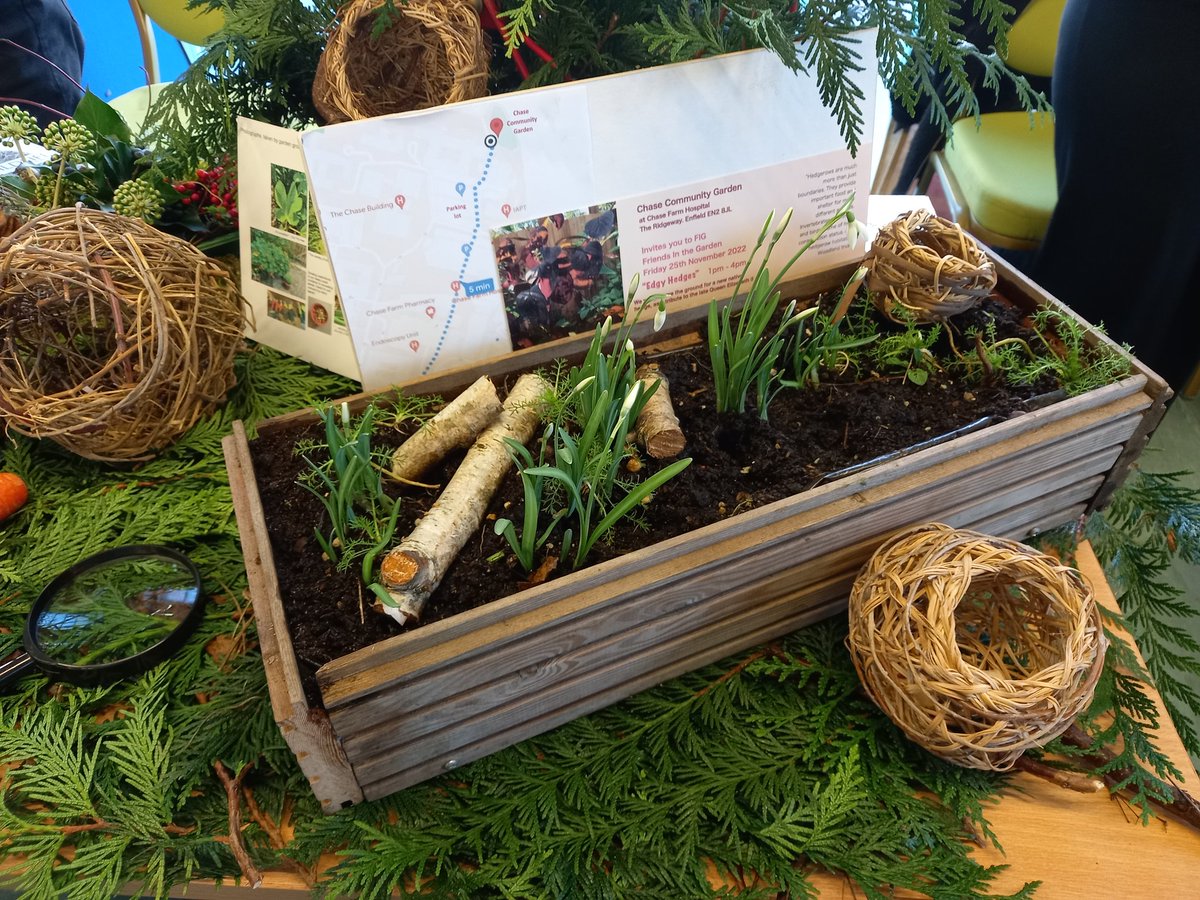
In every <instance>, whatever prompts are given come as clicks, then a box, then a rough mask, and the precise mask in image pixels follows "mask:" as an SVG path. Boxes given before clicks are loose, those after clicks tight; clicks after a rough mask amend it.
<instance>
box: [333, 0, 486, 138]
mask: <svg viewBox="0 0 1200 900" xmlns="http://www.w3.org/2000/svg"><path fill="white" fill-rule="evenodd" d="M382 6H383V2H382V0H351V2H350V3H347V4H346V5H345V6H344V7H342V9H341V10H340V11H339V13H338V18H337V21H336V22H335V23H334V26H333V31H332V33H331V34H330V36H329V42H328V43H327V44H326V45H325V51H324V52H323V53H322V54H321V59H320V61H319V62H318V63H317V74H316V77H315V79H314V81H313V103H314V104H315V105H316V107H317V111H318V112H319V113H320V114H321V115H322V116H323V117H324V118H325V120H326V121H327V122H329V123H334V122H347V121H350V120H353V119H366V118H370V117H371V116H382V115H387V114H388V113H398V112H405V111H407V110H411V109H427V108H428V107H431V106H440V105H441V104H443V103H454V102H457V101H459V100H473V99H475V98H476V97H482V96H484V95H485V94H486V93H487V76H488V50H487V45H486V43H485V42H484V38H483V29H482V27H481V26H480V24H479V15H478V13H476V11H475V5H474V3H472V2H470V0H407V2H405V3H397V4H395V12H394V13H393V15H394V16H395V17H396V18H397V21H396V22H395V23H394V24H392V25H391V26H389V27H388V28H387V29H386V30H385V31H383V33H382V34H380V35H379V36H378V37H372V36H371V32H372V30H373V28H374V25H375V18H376V12H377V11H378V10H379V9H380V7H382Z"/></svg>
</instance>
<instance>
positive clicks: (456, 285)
mask: <svg viewBox="0 0 1200 900" xmlns="http://www.w3.org/2000/svg"><path fill="white" fill-rule="evenodd" d="M450 290H452V291H454V293H456V294H457V293H458V292H459V291H461V290H462V282H461V281H452V282H450Z"/></svg>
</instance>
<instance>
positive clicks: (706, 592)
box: [331, 438, 1120, 757]
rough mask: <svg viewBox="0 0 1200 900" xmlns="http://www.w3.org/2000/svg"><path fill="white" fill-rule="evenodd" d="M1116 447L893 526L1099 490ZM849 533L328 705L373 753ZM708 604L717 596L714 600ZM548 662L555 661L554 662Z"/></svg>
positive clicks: (915, 509) (982, 486)
mask: <svg viewBox="0 0 1200 900" xmlns="http://www.w3.org/2000/svg"><path fill="white" fill-rule="evenodd" d="M1084 443H1085V444H1086V438H1085V440H1084ZM1119 449H1120V448H1119V445H1115V446H1108V447H1105V448H1104V449H1102V450H1099V451H1095V452H1092V453H1085V454H1084V455H1082V456H1081V457H1080V458H1078V459H1074V460H1071V461H1069V462H1067V463H1066V464H1065V465H1062V466H1054V467H1052V468H1051V470H1050V471H1049V472H1048V473H1046V474H1043V475H1041V476H1040V477H1031V474H1036V473H1037V472H1039V471H1040V470H1041V468H1042V465H1041V460H1042V459H1043V458H1045V457H1044V456H1037V457H1026V458H1025V460H1024V462H1025V463H1026V464H1027V467H1028V468H1027V474H1020V475H1017V476H1016V478H1015V480H1016V482H1017V484H1016V486H1015V487H1013V488H1012V489H1010V490H1008V491H1003V492H998V491H996V490H995V489H994V486H995V483H996V481H995V478H994V477H984V478H980V477H976V478H975V479H973V480H971V481H966V482H963V483H960V482H957V481H953V482H948V483H947V484H944V485H942V486H940V487H939V488H935V489H931V490H930V491H928V492H922V493H920V494H910V495H908V496H906V497H902V498H898V499H897V500H896V501H895V502H896V504H897V505H896V506H895V508H894V509H891V510H889V511H887V512H886V513H885V514H887V515H888V516H889V518H891V519H892V520H893V521H894V522H895V524H894V525H893V528H897V527H901V525H907V524H910V523H912V522H916V521H923V520H927V519H929V518H930V517H934V518H937V517H939V516H941V517H943V518H945V517H948V516H949V515H950V514H951V513H952V512H953V511H954V510H955V509H956V508H958V507H965V506H968V505H969V508H970V510H971V512H972V514H973V515H974V517H975V518H980V517H982V516H988V515H992V514H993V513H994V512H995V511H997V510H1003V509H1007V508H1010V507H1011V506H1013V505H1015V504H1025V503H1029V502H1032V501H1034V500H1036V499H1038V498H1039V497H1041V496H1043V495H1045V494H1047V493H1049V492H1051V491H1052V490H1053V489H1054V488H1055V487H1058V486H1059V485H1062V484H1064V483H1065V484H1072V485H1073V484H1077V483H1078V482H1080V481H1083V480H1085V479H1086V480H1087V483H1088V484H1089V485H1090V487H1091V488H1092V489H1093V490H1094V488H1095V487H1096V486H1098V484H1099V482H1098V481H1097V477H1098V475H1099V474H1100V473H1103V472H1105V471H1106V470H1107V467H1108V466H1109V465H1111V463H1112V460H1113V459H1114V458H1115V457H1116V455H1117V453H1118V452H1119ZM1067 452H1068V453H1069V452H1070V451H1069V450H1068V451H1067ZM985 474H988V475H989V476H990V475H991V473H985ZM1002 474H1003V473H1002ZM887 509H888V506H887V504H880V510H881V511H883V510H887ZM869 527H871V528H873V527H874V525H872V526H869ZM822 531H824V532H826V533H822ZM849 531H850V529H848V528H846V527H843V528H841V529H840V530H839V529H833V528H831V529H823V530H822V529H814V530H813V531H811V532H810V533H809V534H808V535H807V537H806V539H805V540H804V541H803V542H800V541H796V542H786V543H780V544H777V545H775V546H774V547H771V546H767V545H763V546H761V547H756V548H749V550H747V551H744V552H741V553H737V554H736V555H737V560H736V562H734V563H732V564H727V563H726V561H724V560H717V561H715V562H711V563H710V564H708V565H697V566H696V567H695V568H693V569H692V570H691V571H690V573H689V575H688V577H687V578H686V579H684V580H681V581H680V582H678V583H676V584H672V585H664V584H662V583H660V582H656V583H655V584H654V587H653V588H650V589H646V590H643V591H640V592H635V593H630V594H629V595H627V596H625V597H619V598H615V599H614V601H613V602H612V603H611V604H605V605H597V604H593V605H592V606H591V607H590V608H589V615H588V616H587V617H586V618H580V619H578V620H576V621H572V620H571V619H569V618H568V617H566V616H562V617H559V618H558V619H556V620H555V627H554V628H553V629H550V628H546V629H542V630H541V631H539V632H537V633H536V635H535V634H525V633H521V632H519V631H518V629H519V627H520V623H519V622H514V623H513V629H512V631H513V634H512V636H510V637H508V638H506V639H498V640H497V642H496V643H495V645H493V646H492V647H491V648H490V650H489V652H488V653H487V654H480V655H477V656H475V657H466V656H463V657H458V658H455V659H453V660H452V661H449V664H447V665H443V666H433V667H430V668H426V669H422V670H418V671H414V672H412V673H410V674H409V675H408V676H407V677H405V678H402V679H400V680H398V681H396V682H392V683H390V684H389V686H388V690H387V692H386V694H378V693H377V694H372V695H369V696H368V697H366V698H364V699H363V700H362V701H359V702H358V703H355V704H350V705H347V706H346V707H345V708H333V707H331V714H332V717H333V720H334V722H335V724H336V726H337V728H338V729H339V731H341V732H343V733H346V734H347V735H352V737H348V738H347V740H346V750H347V752H348V753H349V754H351V756H352V757H357V756H359V755H360V754H362V753H369V752H374V749H375V746H376V745H374V744H372V743H371V741H373V740H374V739H375V731H376V730H379V729H381V730H383V731H388V730H389V727H390V725H391V724H392V723H393V722H396V723H398V722H399V721H400V720H401V719H402V718H403V717H405V716H407V715H409V714H412V713H413V712H415V711H420V710H422V709H424V708H425V707H428V706H433V705H437V704H442V703H445V701H447V700H448V699H450V698H453V699H454V704H455V715H458V716H459V717H461V718H466V717H469V716H471V715H474V714H475V713H476V712H478V711H479V710H480V709H481V708H483V706H486V705H487V704H488V703H496V702H502V698H503V697H504V696H506V695H515V694H516V693H517V692H518V686H519V689H520V690H521V691H534V690H538V689H539V688H540V687H541V686H542V684H543V683H544V682H548V681H552V680H554V679H556V678H558V677H560V674H561V671H562V666H563V665H564V664H565V657H566V656H567V654H571V653H572V652H573V651H575V650H576V649H577V648H579V647H582V646H588V645H594V644H596V643H597V642H601V641H604V640H605V639H608V638H611V637H613V636H614V635H615V636H616V639H617V640H620V641H625V642H627V643H626V644H624V645H622V648H624V647H626V646H634V645H636V644H638V643H641V642H643V641H644V640H645V638H644V637H642V636H640V635H638V634H636V632H637V631H640V630H646V631H654V630H655V628H657V627H659V623H661V622H662V621H663V620H664V619H666V618H667V617H669V616H671V615H673V614H675V613H677V612H679V611H681V610H683V611H686V612H687V614H688V615H689V616H692V617H693V618H696V617H699V616H701V615H703V614H704V613H705V611H706V610H707V612H708V614H709V615H711V616H713V617H714V618H719V617H720V616H721V615H722V614H724V612H725V611H727V610H728V609H729V607H730V605H731V604H732V602H733V601H732V599H731V593H730V591H729V590H727V589H725V588H723V587H722V584H723V582H725V581H730V582H732V583H733V584H735V585H736V584H740V583H742V582H743V581H744V582H746V583H754V581H755V579H754V578H753V577H752V576H753V575H771V574H772V573H774V572H782V573H783V575H784V578H785V579H786V580H787V581H788V582H789V583H790V584H791V586H793V587H795V586H798V585H800V584H803V583H806V581H808V582H811V581H815V580H817V579H818V578H819V577H821V576H822V575H823V573H824V572H825V571H839V570H841V569H842V568H849V567H852V566H858V565H861V564H862V562H863V561H864V560H865V558H866V556H867V554H869V552H870V550H871V549H873V546H871V547H866V548H865V549H864V548H863V547H861V546H856V545H850V544H849V543H848V541H847V537H846V536H847V535H848V533H849ZM847 548H848V549H847ZM731 565H732V569H731ZM765 590H767V588H766V587H765V586H763V587H762V588H759V587H756V588H755V589H754V591H753V592H752V593H751V594H749V595H748V602H750V603H754V602H755V600H756V598H757V597H760V596H764V593H763V592H764V591H765ZM702 601H704V602H707V603H711V607H708V606H705V605H704V602H702ZM651 626H654V627H651ZM535 636H536V641H535V640H533V638H534V637H535ZM548 660H552V661H556V662H557V663H558V664H557V665H556V666H553V667H548V666H547V661H548ZM511 673H516V674H515V675H514V674H511ZM502 678H508V679H510V680H511V681H512V682H513V684H512V685H506V686H504V687H499V688H497V691H498V692H499V696H500V698H501V700H496V699H492V700H489V699H487V697H486V696H485V695H483V694H480V693H477V692H476V693H472V691H473V689H475V688H477V687H479V686H482V685H495V684H497V682H498V681H499V680H500V679H502ZM445 715H446V713H445V712H440V713H438V714H437V715H435V716H432V717H426V718H425V720H424V721H422V722H421V723H420V724H419V725H416V726H414V727H415V730H414V731H412V732H410V733H408V734H406V739H411V737H413V736H415V735H419V734H420V733H423V732H425V731H430V730H435V729H436V728H437V727H440V726H439V725H438V724H437V722H438V720H439V719H440V718H441V717H444V716H445ZM381 723H382V724H381ZM389 739H391V738H389Z"/></svg>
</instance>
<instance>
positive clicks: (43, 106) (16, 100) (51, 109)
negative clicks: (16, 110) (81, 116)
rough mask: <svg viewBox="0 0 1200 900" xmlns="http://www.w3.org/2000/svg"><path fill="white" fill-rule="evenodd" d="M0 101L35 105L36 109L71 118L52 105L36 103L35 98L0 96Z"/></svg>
mask: <svg viewBox="0 0 1200 900" xmlns="http://www.w3.org/2000/svg"><path fill="white" fill-rule="evenodd" d="M0 103H19V104H21V105H22V106H36V107H37V108H38V109H44V110H45V111H46V112H50V113H54V114H55V115H56V116H62V117H63V118H64V119H69V118H71V117H70V116H69V115H67V114H66V113H65V112H63V111H62V110H61V109H55V108H54V107H53V106H47V105H46V104H45V103H38V102H37V101H36V100H22V99H21V98H20V97H0Z"/></svg>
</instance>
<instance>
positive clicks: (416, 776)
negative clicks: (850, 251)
mask: <svg viewBox="0 0 1200 900" xmlns="http://www.w3.org/2000/svg"><path fill="white" fill-rule="evenodd" d="M1085 505H1086V504H1085V503H1082V502H1080V503H1076V504H1074V505H1069V506H1066V507H1063V508H1059V509H1056V510H1055V511H1053V512H1047V513H1044V514H1043V515H1042V516H1041V517H1040V518H1038V519H1037V520H1036V521H1034V522H1031V523H1029V524H1018V525H1015V526H1013V525H1011V523H1012V522H1022V521H1024V520H1026V519H1028V517H1029V513H1028V512H1027V511H1024V510H1016V511H1009V512H1008V513H1007V514H1005V515H1002V516H997V517H994V518H993V519H992V520H985V521H983V522H979V523H965V524H963V525H962V527H968V526H969V527H975V528H978V529H979V530H983V531H986V532H987V533H990V534H1001V535H1007V536H1010V537H1020V536H1021V535H1022V534H1024V533H1026V532H1027V531H1029V530H1030V529H1031V528H1037V529H1041V528H1045V527H1050V526H1053V525H1057V524H1060V523H1063V522H1069V521H1072V520H1074V519H1075V518H1077V517H1078V516H1079V515H1081V514H1082V513H1083V511H1084V509H1085ZM852 579H853V573H851V574H849V575H847V576H845V578H844V579H842V580H841V581H838V580H835V579H831V581H830V583H829V585H828V586H827V588H826V591H827V596H824V597H822V595H821V594H820V593H819V592H814V591H813V590H811V589H810V590H808V591H805V592H804V593H803V597H804V598H805V600H806V601H808V602H810V603H811V604H812V605H811V606H807V607H804V608H801V609H800V610H799V612H798V613H797V614H796V615H795V617H794V618H792V619H790V620H789V621H788V622H786V623H782V622H781V623H775V624H773V625H770V626H767V627H764V628H763V629H761V630H760V631H759V632H756V633H752V634H749V635H746V636H744V637H743V638H742V639H741V640H739V641H738V646H736V647H735V646H731V645H728V644H725V645H723V646H722V647H721V648H720V649H714V650H711V651H709V652H706V653H704V654H700V655H697V656H694V657H689V658H687V659H679V658H676V659H673V660H672V662H671V663H670V664H669V665H666V666H664V667H662V668H660V669H655V670H653V671H650V672H647V673H645V674H643V675H640V676H639V677H638V678H636V679H633V680H630V681H627V682H625V683H624V684H621V685H619V686H616V687H613V688H610V689H608V690H606V691H601V692H598V693H596V694H593V695H591V696H589V697H586V698H583V699H581V700H579V701H576V702H575V703H573V704H570V705H568V706H565V707H561V708H559V709H556V710H552V711H547V712H543V713H542V714H541V715H540V716H538V717H537V718H532V719H524V720H522V721H519V722H518V723H517V724H515V725H513V726H512V727H510V728H508V729H505V730H503V731H495V732H491V733H488V732H480V733H479V734H478V735H477V740H475V742H474V743H471V744H469V745H463V746H460V747H458V748H457V749H456V750H455V751H454V753H453V754H450V755H445V754H444V755H442V756H437V757H434V758H431V759H428V760H427V761H424V762H422V763H420V764H418V765H415V766H413V767H411V768H409V769H406V770H404V771H399V772H396V773H394V774H390V775H387V776H385V777H382V778H380V779H379V780H377V781H373V782H364V784H363V794H364V796H365V797H366V798H367V799H368V800H375V799H379V798H381V797H386V796H388V795H389V794H392V793H394V792H396V791H399V790H403V789H404V788H406V787H410V786H412V785H414V784H418V783H420V782H422V781H424V780H426V779H428V778H432V777H434V776H435V775H438V774H441V773H443V772H445V771H450V770H453V769H457V768H459V767H461V766H463V765H465V764H467V763H469V762H473V761H474V760H477V759H480V758H482V757H484V756H487V755H488V754H490V753H494V752H496V751H497V750H502V749H504V748H505V747H509V746H512V745H513V744H515V743H518V742H519V741H522V740H525V739H527V738H531V737H535V736H536V735H539V734H542V733H543V732H546V731H549V730H550V729H552V728H556V727H558V726H559V725H563V724H565V723H567V722H570V721H572V720H573V719H576V718H578V717H579V716H582V715H587V714H588V713H590V712H595V711H596V710H599V709H603V708H604V707H606V706H609V705H611V704H613V703H616V702H619V701H621V700H623V699H625V698H627V697H629V696H632V695H633V694H635V693H638V692H639V691H641V690H646V689H648V688H651V687H654V686H655V685H657V684H661V683H662V682H664V681H666V680H668V679H670V678H674V677H676V676H678V675H681V674H683V673H684V672H688V671H691V670H692V669H695V668H698V667H699V666H702V665H706V664H708V663H710V662H715V661H716V660H717V659H721V658H723V657H724V656H727V655H732V654H734V653H737V652H740V651H741V650H744V649H746V648H748V647H754V646H757V645H758V644H761V643H764V642H766V641H768V640H771V639H772V633H776V636H777V634H784V633H789V632H791V631H795V630H796V629H798V628H802V627H804V626H805V625H810V624H812V623H813V622H818V621H821V620H822V619H826V618H829V617H830V616H832V615H836V614H838V613H839V612H842V611H844V610H845V607H846V596H847V592H848V585H849V583H850V580H852Z"/></svg>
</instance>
